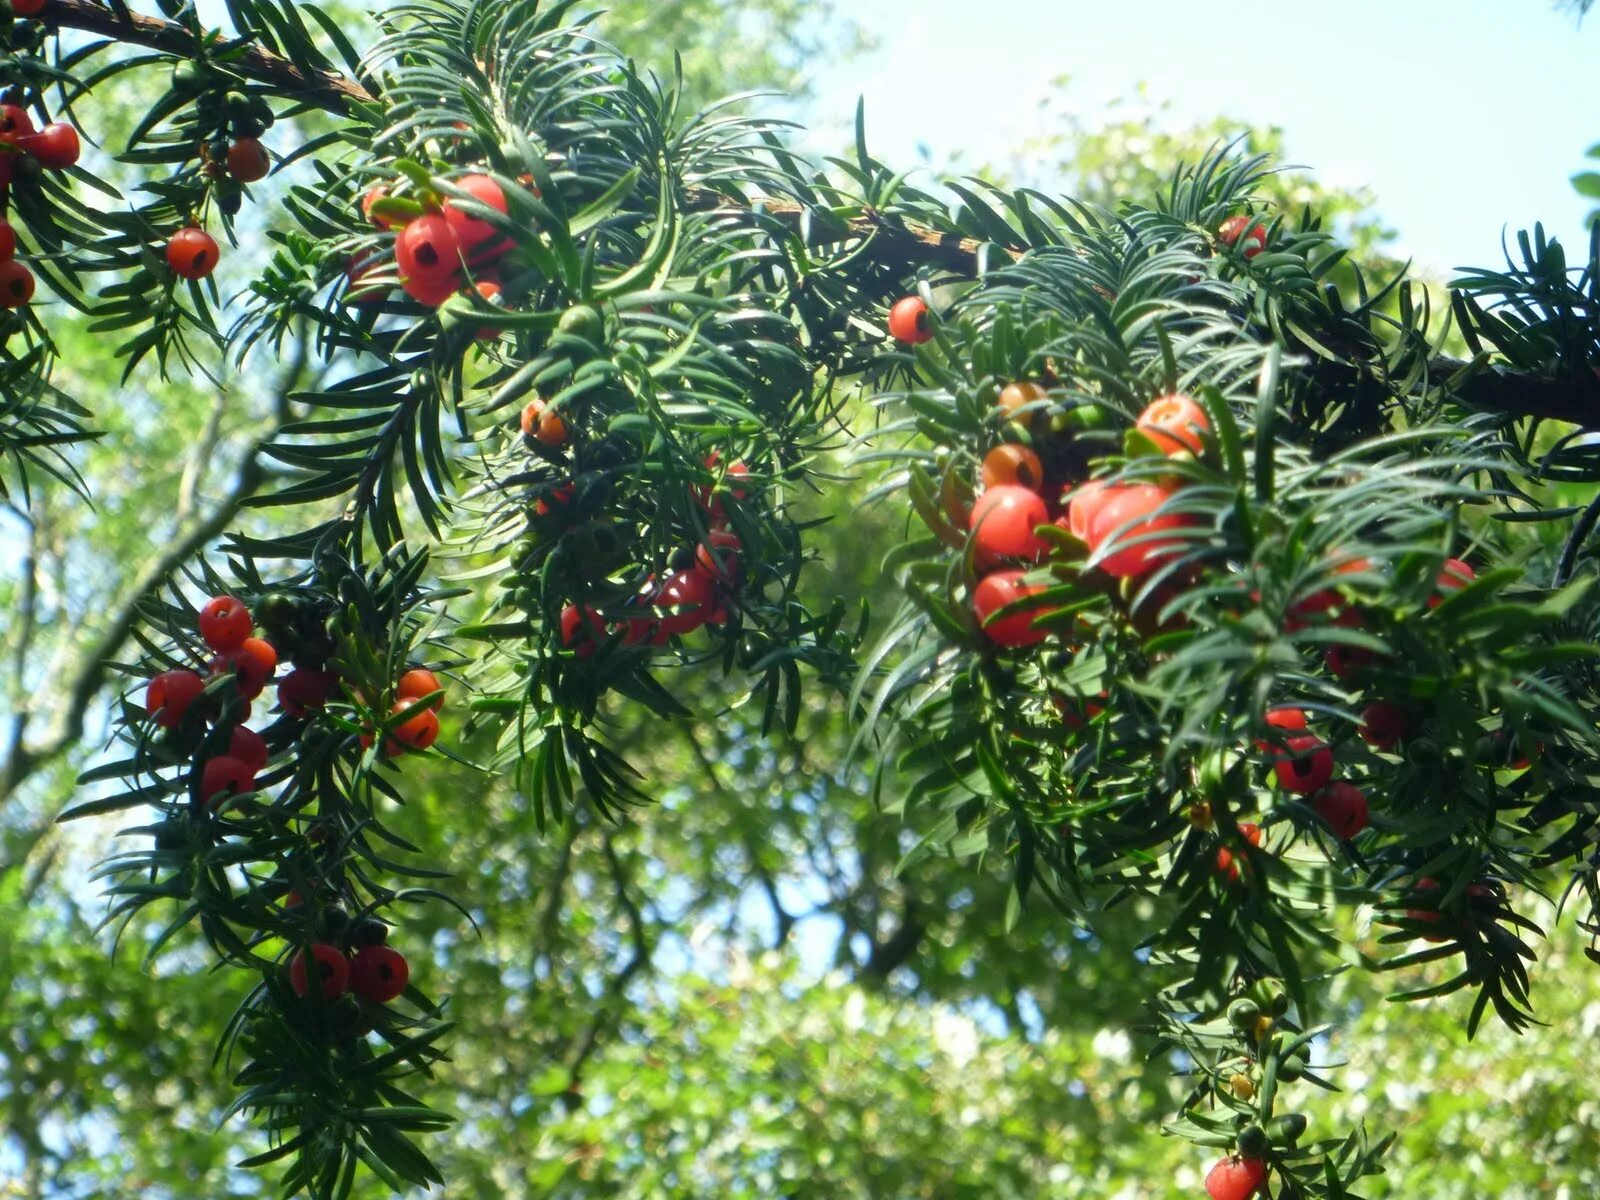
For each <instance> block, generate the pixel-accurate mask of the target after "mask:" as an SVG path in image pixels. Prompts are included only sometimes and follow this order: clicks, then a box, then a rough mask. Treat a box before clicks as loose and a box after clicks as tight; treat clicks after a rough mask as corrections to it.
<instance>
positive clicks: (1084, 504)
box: [1056, 479, 1114, 545]
mask: <svg viewBox="0 0 1600 1200" xmlns="http://www.w3.org/2000/svg"><path fill="white" fill-rule="evenodd" d="M1109 489H1110V485H1109V484H1107V483H1106V481H1105V480H1103V479H1091V480H1089V481H1088V482H1087V483H1083V484H1080V485H1079V486H1078V487H1076V488H1074V489H1073V491H1072V495H1071V498H1070V499H1069V500H1068V501H1067V512H1066V517H1065V521H1066V523H1065V524H1064V525H1062V519H1061V518H1057V519H1056V524H1057V525H1062V528H1064V529H1065V530H1066V531H1067V532H1068V533H1070V534H1072V536H1073V537H1075V538H1077V539H1078V540H1079V541H1080V542H1082V543H1084V545H1088V544H1089V531H1090V530H1091V529H1093V528H1094V519H1095V517H1097V516H1099V515H1100V508H1101V506H1102V505H1104V504H1105V503H1106V502H1107V501H1108V500H1110V499H1111V496H1112V495H1113V494H1114V493H1112V492H1110V490H1109Z"/></svg>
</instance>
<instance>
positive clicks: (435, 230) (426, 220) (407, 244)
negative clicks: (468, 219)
mask: <svg viewBox="0 0 1600 1200" xmlns="http://www.w3.org/2000/svg"><path fill="white" fill-rule="evenodd" d="M394 259H395V263H396V264H397V265H398V266H399V268H400V281H401V283H405V282H406V281H407V280H415V281H416V282H418V283H422V284H441V283H443V282H444V281H446V280H449V279H453V278H454V277H455V274H456V272H457V271H459V270H460V269H461V241H460V239H459V238H457V237H456V231H455V230H454V229H453V228H451V225H450V222H449V221H447V220H445V219H444V217H443V216H441V215H439V214H438V213H424V214H423V215H422V216H420V217H418V218H417V219H416V220H415V221H412V222H411V223H410V224H409V225H407V226H406V227H405V228H404V229H402V230H401V231H400V233H399V235H398V236H397V237H396V238H395V240H394Z"/></svg>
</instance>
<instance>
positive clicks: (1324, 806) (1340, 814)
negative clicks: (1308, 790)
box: [1311, 779, 1367, 841]
mask: <svg viewBox="0 0 1600 1200" xmlns="http://www.w3.org/2000/svg"><path fill="white" fill-rule="evenodd" d="M1311 807H1312V808H1314V809H1316V810H1317V816H1319V817H1321V818H1322V819H1323V820H1324V821H1326V822H1327V823H1328V828H1329V829H1331V830H1333V832H1334V833H1336V834H1337V835H1338V836H1339V837H1341V838H1343V839H1345V840H1346V841H1349V840H1350V839H1351V838H1353V837H1355V835H1356V834H1358V833H1360V832H1361V831H1362V830H1363V829H1365V828H1366V827H1367V797H1366V795H1365V794H1364V793H1363V792H1362V791H1361V789H1360V788H1358V787H1356V785H1355V784H1353V783H1346V782H1345V781H1344V780H1342V779H1341V780H1338V781H1336V782H1334V783H1330V784H1328V785H1327V786H1326V787H1325V788H1323V789H1322V790H1321V791H1319V792H1318V793H1317V794H1316V796H1314V797H1313V798H1312V801H1311Z"/></svg>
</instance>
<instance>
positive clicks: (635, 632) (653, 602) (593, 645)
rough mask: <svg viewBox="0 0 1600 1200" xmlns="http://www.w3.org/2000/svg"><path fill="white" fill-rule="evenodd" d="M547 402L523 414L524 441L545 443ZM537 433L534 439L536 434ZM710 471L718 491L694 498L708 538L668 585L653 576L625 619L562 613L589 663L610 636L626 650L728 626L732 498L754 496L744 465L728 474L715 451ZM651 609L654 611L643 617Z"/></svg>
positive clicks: (733, 574)
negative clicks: (728, 499)
mask: <svg viewBox="0 0 1600 1200" xmlns="http://www.w3.org/2000/svg"><path fill="white" fill-rule="evenodd" d="M541 403H542V402H541V401H538V400H534V401H532V402H531V403H530V404H529V405H528V406H527V408H525V409H524V410H523V414H522V428H523V432H524V436H526V437H529V438H530V439H536V440H538V441H540V442H545V438H544V437H543V436H542V434H543V431H544V428H545V427H544V425H543V424H542V423H541V422H542V418H541V410H540V409H539V408H537V407H536V406H539V405H540V404H541ZM556 420H558V421H559V420H560V418H559V417H557V418H556ZM530 428H531V429H532V433H529V430H530ZM705 467H706V469H707V470H708V471H710V472H712V473H713V474H714V475H715V474H719V473H720V475H721V477H722V478H721V481H720V482H719V483H718V484H716V485H715V486H712V487H705V486H701V485H696V486H695V488H694V499H695V502H696V504H698V505H699V506H700V508H701V509H702V510H703V511H704V512H705V515H706V521H707V525H708V532H707V534H706V537H705V540H704V541H702V542H701V543H700V544H699V545H698V546H696V547H695V549H694V551H693V554H692V555H691V554H689V553H688V552H687V551H684V552H682V554H681V558H682V559H683V560H684V561H682V563H681V564H680V565H677V566H676V567H675V569H674V570H673V571H672V572H671V573H670V574H668V575H667V577H666V578H665V579H663V580H661V581H659V582H658V581H657V580H656V578H655V576H654V575H650V576H648V577H647V578H646V579H645V580H644V582H643V584H642V585H641V586H640V587H639V589H638V590H637V591H636V592H635V593H634V595H632V596H631V597H629V598H628V600H626V601H625V602H624V604H623V606H622V607H623V609H624V610H625V611H624V612H623V613H621V614H618V616H617V618H616V619H614V620H611V621H609V622H608V621H607V619H606V618H605V617H604V616H603V615H602V614H601V612H600V610H599V609H597V608H595V607H593V606H591V605H578V604H568V605H567V606H566V607H564V608H563V609H562V610H561V629H560V633H561V645H562V646H563V647H564V648H565V649H567V650H570V651H571V652H572V653H573V654H574V655H576V656H577V657H579V658H588V657H589V656H590V655H592V654H593V653H594V652H595V651H596V650H598V649H599V648H600V647H601V645H602V644H604V642H605V641H606V640H607V639H609V638H611V637H618V638H620V639H621V641H622V643H623V644H624V645H629V646H635V645H645V646H662V645H665V644H666V643H667V642H669V641H671V640H672V638H673V637H675V636H681V635H684V634H688V633H693V632H694V631H695V630H696V629H699V628H700V627H701V626H703V625H708V624H709V625H720V624H721V623H722V622H724V621H726V620H727V617H728V604H729V603H730V601H731V599H732V597H733V595H734V591H735V586H734V585H735V583H736V581H737V576H738V570H739V549H740V542H739V537H738V535H737V534H735V533H734V532H733V531H732V530H731V529H729V528H728V511H727V506H726V504H725V503H724V497H725V496H731V497H732V498H733V499H734V500H743V499H744V498H745V497H746V495H747V494H748V493H747V490H746V488H744V487H742V486H740V485H741V483H742V482H743V481H745V480H747V479H749V477H750V471H749V468H748V467H746V466H745V464H744V463H743V462H740V461H734V462H732V463H729V464H728V466H727V468H726V470H723V469H722V457H721V455H720V454H718V453H717V452H716V451H712V453H711V454H709V455H708V456H707V457H706V459H705ZM641 610H647V611H641Z"/></svg>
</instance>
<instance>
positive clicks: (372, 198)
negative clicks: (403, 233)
mask: <svg viewBox="0 0 1600 1200" xmlns="http://www.w3.org/2000/svg"><path fill="white" fill-rule="evenodd" d="M388 197H389V189H388V188H386V187H385V186H384V185H383V184H381V183H375V184H373V185H372V186H371V187H370V188H368V189H367V194H366V195H365V196H362V197H361V215H362V216H363V217H365V218H366V219H367V220H368V221H371V222H372V223H373V224H374V225H376V226H377V227H378V228H379V229H393V228H394V227H395V221H394V218H393V217H382V216H379V217H375V216H373V215H372V206H373V205H374V204H376V203H377V202H378V201H379V200H386V199H388Z"/></svg>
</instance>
